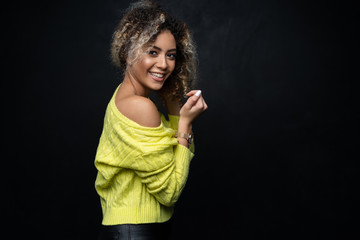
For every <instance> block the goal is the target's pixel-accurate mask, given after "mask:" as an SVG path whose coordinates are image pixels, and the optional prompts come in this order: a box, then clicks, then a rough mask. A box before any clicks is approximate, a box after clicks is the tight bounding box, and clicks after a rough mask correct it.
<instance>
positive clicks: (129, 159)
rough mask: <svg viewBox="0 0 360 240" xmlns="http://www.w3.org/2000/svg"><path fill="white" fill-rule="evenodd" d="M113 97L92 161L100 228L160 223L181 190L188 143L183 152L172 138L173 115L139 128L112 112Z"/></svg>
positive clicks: (175, 123)
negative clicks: (93, 163) (99, 205)
mask: <svg viewBox="0 0 360 240" xmlns="http://www.w3.org/2000/svg"><path fill="white" fill-rule="evenodd" d="M115 94H116V91H115V93H114V95H113V97H112V98H111V100H110V102H109V104H108V106H107V109H106V113H105V118H104V125H103V131H102V134H101V137H100V141H99V145H98V148H97V152H96V157H95V166H96V168H97V170H98V174H97V177H96V181H95V188H96V191H97V193H98V194H99V196H100V202H101V208H102V212H103V221H102V224H103V225H116V224H126V223H133V224H139V223H155V222H165V221H167V220H169V219H170V218H171V216H172V214H173V207H174V204H175V202H176V201H177V200H178V198H179V196H180V194H181V192H182V190H183V188H184V186H185V183H186V180H187V176H188V172H189V165H190V161H191V159H192V158H193V156H194V155H193V145H191V146H190V149H191V150H189V149H188V148H186V147H185V146H183V145H180V144H178V142H177V139H176V138H175V137H174V136H175V132H176V131H177V128H178V121H179V117H178V116H172V115H169V116H168V118H169V121H167V120H166V119H165V117H164V115H161V123H160V126H158V127H154V128H152V127H144V126H141V125H139V124H137V123H136V122H134V121H132V120H131V119H129V118H127V117H125V116H124V115H123V114H122V113H121V112H120V111H119V110H118V109H117V107H116V105H115Z"/></svg>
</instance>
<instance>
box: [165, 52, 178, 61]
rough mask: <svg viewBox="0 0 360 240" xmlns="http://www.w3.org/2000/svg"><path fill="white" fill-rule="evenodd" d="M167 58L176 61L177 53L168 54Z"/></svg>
mask: <svg viewBox="0 0 360 240" xmlns="http://www.w3.org/2000/svg"><path fill="white" fill-rule="evenodd" d="M167 57H168V58H170V59H171V60H175V58H176V54H175V53H168V54H167Z"/></svg>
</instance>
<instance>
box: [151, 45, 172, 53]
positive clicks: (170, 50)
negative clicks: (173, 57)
mask: <svg viewBox="0 0 360 240" xmlns="http://www.w3.org/2000/svg"><path fill="white" fill-rule="evenodd" d="M153 48H155V49H156V50H159V51H162V49H161V48H159V47H157V46H153ZM173 51H176V48H173V49H169V50H167V52H173Z"/></svg>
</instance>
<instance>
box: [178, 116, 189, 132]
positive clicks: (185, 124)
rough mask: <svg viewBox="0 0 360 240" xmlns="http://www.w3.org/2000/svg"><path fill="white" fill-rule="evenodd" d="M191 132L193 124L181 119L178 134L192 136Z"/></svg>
mask: <svg viewBox="0 0 360 240" xmlns="http://www.w3.org/2000/svg"><path fill="white" fill-rule="evenodd" d="M191 130H192V123H191V122H189V121H187V120H185V119H183V118H181V117H180V119H179V126H178V132H182V133H188V134H190V133H191Z"/></svg>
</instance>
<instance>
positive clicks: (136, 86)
mask: <svg viewBox="0 0 360 240" xmlns="http://www.w3.org/2000/svg"><path fill="white" fill-rule="evenodd" d="M122 85H125V86H127V87H128V88H129V89H132V91H133V93H134V94H135V95H137V96H143V97H149V96H150V92H151V90H150V89H146V88H145V87H144V86H142V85H141V84H140V83H139V82H138V81H136V79H135V78H134V77H133V75H132V74H131V72H129V71H127V72H126V73H125V77H124V80H123V82H122Z"/></svg>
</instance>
